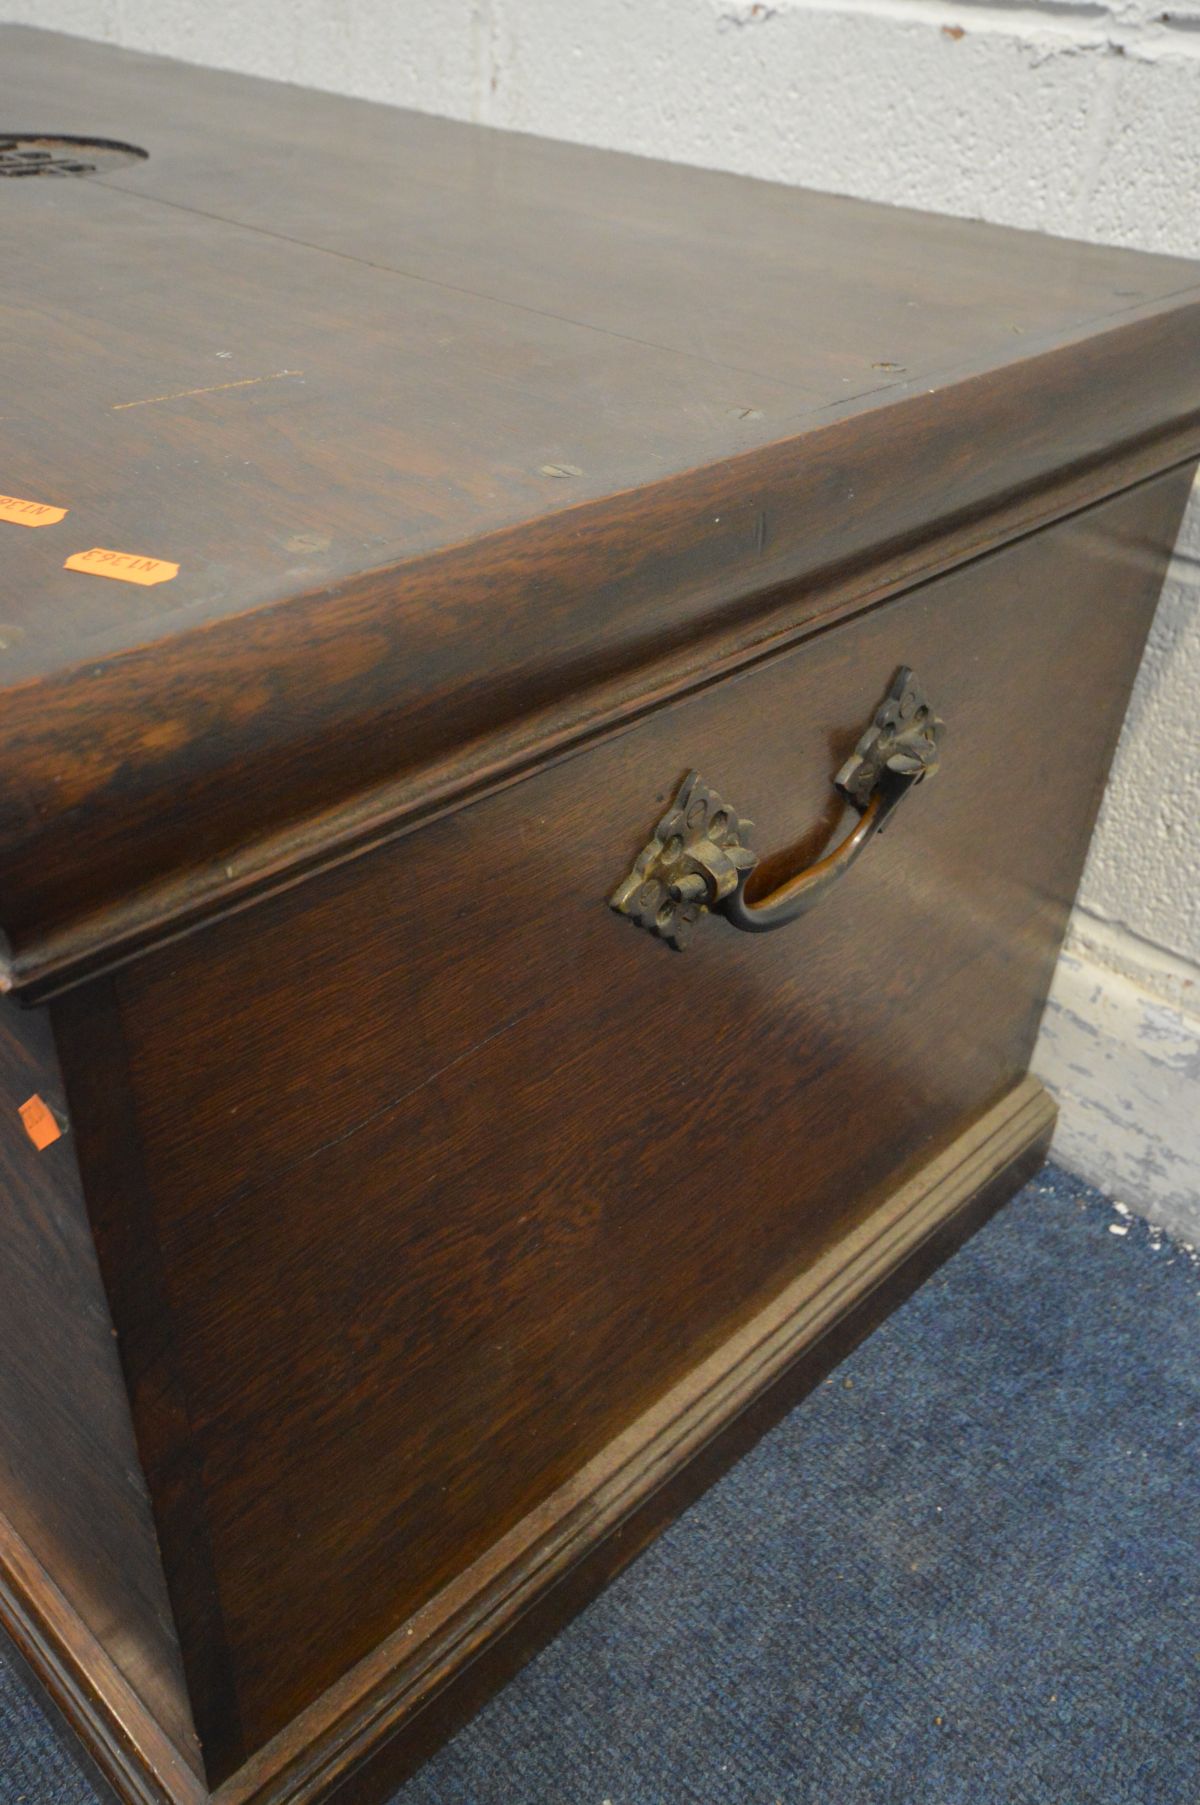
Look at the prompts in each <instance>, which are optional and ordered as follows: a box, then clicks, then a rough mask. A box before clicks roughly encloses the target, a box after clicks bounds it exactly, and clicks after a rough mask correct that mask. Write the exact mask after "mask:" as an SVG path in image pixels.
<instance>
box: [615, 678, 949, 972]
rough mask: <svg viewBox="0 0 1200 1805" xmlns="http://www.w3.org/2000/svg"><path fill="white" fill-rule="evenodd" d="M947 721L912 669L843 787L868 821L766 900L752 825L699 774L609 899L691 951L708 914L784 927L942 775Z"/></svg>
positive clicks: (751, 925)
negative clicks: (754, 893)
mask: <svg viewBox="0 0 1200 1805" xmlns="http://www.w3.org/2000/svg"><path fill="white" fill-rule="evenodd" d="M941 733H942V722H941V721H939V720H938V719H937V718H936V716H935V715H934V712H933V710H932V709H931V708H930V706H929V704H928V702H927V701H926V700H925V697H924V695H923V694H922V692H921V688H920V685H919V684H918V683H917V681H916V678H915V677H914V676H913V674H912V672H911V671H910V670H909V669H908V668H907V667H904V668H902V669H901V670H899V671H898V672H897V673H896V677H895V680H894V682H893V683H892V686H891V688H890V689H889V691H888V693H887V695H886V696H885V697H884V699H883V701H882V703H881V704H880V706H879V708H878V709H877V710H876V712H875V718H874V720H873V721H872V722H871V725H870V726H869V727H868V728H867V730H866V732H865V733H864V734H863V736H862V738H861V739H860V740H859V742H858V745H857V746H856V747H855V748H854V752H853V754H852V755H851V757H850V758H849V759H847V761H846V763H845V764H844V765H843V766H842V768H841V770H840V771H839V772H838V774H837V776H836V777H835V778H834V783H835V784H836V785H837V787H838V789H839V790H841V792H842V794H843V795H844V796H845V797H846V798H847V799H848V800H849V801H850V802H851V803H852V804H853V806H854V807H855V808H856V809H857V810H858V812H859V815H860V817H861V819H860V820H859V821H858V822H857V824H856V825H855V827H854V828H853V830H852V831H851V832H850V833H849V834H848V835H847V836H846V838H845V839H844V840H843V841H842V842H841V843H840V845H838V846H837V847H836V848H834V849H833V851H831V852H827V853H825V854H824V855H823V857H822V858H820V859H819V860H818V861H817V863H816V864H815V865H812V866H809V867H808V868H807V869H806V870H804V871H801V872H798V873H797V875H796V876H795V877H792V878H789V879H788V881H787V882H786V883H784V884H781V885H780V886H779V888H778V889H777V890H774V891H772V893H771V895H770V896H767V897H764V898H763V899H762V901H761V902H756V903H750V902H747V900H746V895H745V890H746V880H747V878H748V877H749V876H750V873H751V872H752V871H753V870H754V867H755V866H756V865H757V863H758V854H757V853H755V852H753V851H751V849H750V847H748V846H747V845H746V844H745V839H744V835H745V834H746V833H748V832H749V830H750V828H751V826H752V825H753V824H752V823H751V822H749V821H746V820H741V819H739V817H738V815H737V814H736V813H735V811H734V810H733V809H732V808H730V806H729V804H728V803H727V802H725V801H724V800H723V799H722V798H721V797H720V796H719V795H718V794H717V792H716V791H715V790H711V789H709V787H708V785H707V784H706V783H704V782H703V781H702V780H701V778H700V777H699V775H698V774H697V773H696V772H695V771H690V772H689V773H688V775H687V776H686V777H685V778H684V780H683V783H682V784H681V786H680V788H679V792H678V794H677V795H676V797H675V800H674V801H673V802H672V804H671V806H670V808H669V809H668V810H667V812H666V814H665V815H664V816H663V818H662V820H661V821H660V822H659V824H658V826H657V827H656V828H655V830H654V837H653V838H652V839H651V840H648V841H647V843H646V845H645V846H643V848H642V850H641V852H640V853H639V854H638V856H637V858H636V859H635V860H634V864H633V869H632V870H631V871H630V873H629V875H628V877H627V878H626V879H625V880H624V882H623V883H621V884H619V885H618V887H617V889H616V890H615V891H614V892H613V894H612V896H611V897H610V898H609V901H610V903H611V905H612V907H613V908H614V909H617V910H619V911H620V913H621V914H622V915H629V916H632V918H633V919H634V920H635V921H636V922H638V923H639V924H640V925H641V926H642V927H644V928H649V929H650V931H651V933H653V934H657V935H658V936H659V938H660V939H662V940H666V941H667V942H669V944H670V945H672V946H674V947H676V948H677V949H679V950H682V949H683V947H685V946H686V945H687V942H688V940H689V939H690V937H691V934H692V932H693V930H694V928H695V926H696V923H697V922H698V921H699V920H700V918H701V916H702V915H705V914H707V913H708V912H709V911H710V910H720V911H721V912H722V913H723V914H724V915H725V918H726V920H727V921H729V922H730V924H731V925H732V926H733V927H735V928H740V929H742V930H743V932H745V933H751V934H761V933H765V932H767V931H768V930H770V929H772V928H777V927H783V926H784V925H785V923H787V922H789V921H794V920H795V919H796V917H797V916H798V915H801V914H803V913H804V912H805V911H806V910H808V909H810V908H811V907H812V906H813V904H814V903H815V902H817V901H819V900H820V898H821V897H822V896H823V895H824V894H825V892H826V891H827V890H828V889H830V888H831V886H832V885H833V884H834V883H835V882H836V881H837V880H838V879H839V878H841V877H842V876H844V874H845V873H846V872H847V871H848V870H849V869H850V867H851V866H852V865H853V863H854V862H855V860H856V859H857V858H858V856H859V854H860V853H861V852H862V850H863V848H864V847H865V846H866V845H867V844H868V842H869V841H870V840H871V839H872V838H873V836H874V835H875V834H876V833H877V832H878V831H879V829H880V828H881V827H882V826H883V824H884V822H885V821H886V820H887V818H888V816H889V815H890V814H891V813H892V811H893V810H894V809H895V808H896V807H897V805H898V804H899V803H900V802H901V801H902V800H903V799H904V797H905V796H906V795H907V794H908V793H909V791H910V790H911V789H912V788H913V787H914V786H915V785H916V784H918V783H920V781H921V779H922V778H924V777H932V776H933V774H934V772H935V771H936V770H937V768H938V756H939V743H940V739H941Z"/></svg>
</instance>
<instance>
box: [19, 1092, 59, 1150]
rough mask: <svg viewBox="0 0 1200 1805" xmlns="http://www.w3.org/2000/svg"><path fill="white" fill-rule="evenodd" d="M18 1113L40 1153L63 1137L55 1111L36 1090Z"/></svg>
mask: <svg viewBox="0 0 1200 1805" xmlns="http://www.w3.org/2000/svg"><path fill="white" fill-rule="evenodd" d="M17 1114H18V1115H19V1116H20V1118H21V1120H22V1122H24V1124H25V1132H26V1134H27V1135H28V1136H29V1138H30V1140H31V1141H32V1142H33V1144H34V1146H35V1147H36V1148H37V1150H38V1152H39V1153H40V1152H41V1151H42V1149H43V1148H44V1147H52V1146H53V1145H54V1143H55V1141H57V1140H59V1139H60V1138H61V1135H62V1129H61V1128H60V1127H59V1125H58V1123H57V1122H56V1121H55V1119H54V1114H53V1111H51V1110H50V1109H49V1108H48V1107H47V1105H46V1104H45V1103H43V1102H42V1099H41V1098H40V1097H39V1096H38V1094H37V1092H36V1091H35V1092H34V1094H33V1096H32V1097H30V1098H29V1100H28V1102H26V1103H22V1104H21V1107H20V1108H19V1110H18V1111H17Z"/></svg>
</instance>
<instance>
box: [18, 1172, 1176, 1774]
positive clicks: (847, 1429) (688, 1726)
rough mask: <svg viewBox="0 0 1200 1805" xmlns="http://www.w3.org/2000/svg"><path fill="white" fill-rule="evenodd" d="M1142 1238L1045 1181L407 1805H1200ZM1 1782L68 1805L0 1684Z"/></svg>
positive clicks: (575, 1627) (1161, 1378)
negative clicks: (1199, 1802) (1114, 1229)
mask: <svg viewBox="0 0 1200 1805" xmlns="http://www.w3.org/2000/svg"><path fill="white" fill-rule="evenodd" d="M1113 1226H1115V1227H1116V1228H1117V1229H1119V1230H1120V1229H1124V1230H1125V1232H1123V1233H1117V1234H1114V1233H1112V1232H1110V1231H1111V1228H1112V1227H1113ZM1158 1241H1159V1238H1158V1237H1156V1236H1155V1235H1154V1234H1152V1233H1151V1232H1150V1231H1149V1230H1147V1228H1146V1227H1145V1225H1144V1224H1142V1223H1140V1222H1136V1221H1135V1222H1132V1223H1131V1224H1129V1225H1128V1226H1127V1227H1126V1224H1125V1223H1124V1221H1123V1220H1122V1219H1121V1218H1120V1217H1119V1216H1118V1215H1116V1214H1115V1213H1114V1211H1113V1208H1112V1206H1111V1205H1110V1204H1108V1203H1107V1202H1106V1201H1105V1200H1104V1199H1103V1198H1102V1197H1100V1196H1099V1194H1098V1193H1096V1192H1094V1191H1091V1190H1088V1189H1086V1188H1085V1187H1083V1186H1081V1185H1080V1184H1079V1182H1078V1181H1076V1180H1074V1179H1072V1178H1069V1177H1067V1176H1066V1175H1065V1174H1063V1173H1061V1172H1058V1171H1056V1170H1055V1169H1054V1168H1053V1167H1048V1168H1046V1170H1045V1171H1044V1172H1043V1173H1042V1174H1041V1175H1040V1177H1039V1178H1038V1179H1037V1180H1036V1181H1035V1182H1034V1183H1032V1184H1031V1185H1029V1186H1028V1187H1027V1188H1026V1189H1025V1190H1024V1191H1023V1192H1022V1193H1021V1194H1020V1196H1019V1197H1017V1198H1016V1199H1014V1201H1013V1202H1012V1203H1011V1204H1010V1205H1009V1206H1008V1207H1007V1208H1006V1209H1005V1210H1003V1211H1002V1212H1001V1213H1000V1215H999V1216H997V1217H996V1218H995V1219H994V1220H993V1221H992V1222H991V1223H990V1224H989V1225H988V1227H987V1228H985V1229H984V1230H983V1231H982V1233H981V1234H979V1235H978V1236H977V1237H976V1238H975V1240H974V1241H972V1242H971V1243H970V1244H969V1245H968V1246H967V1247H966V1248H964V1249H963V1250H962V1252H960V1253H959V1254H957V1255H956V1256H955V1257H954V1259H952V1260H951V1261H950V1262H949V1263H948V1264H947V1265H946V1266H945V1267H943V1269H942V1271H941V1272H940V1273H938V1274H937V1275H936V1276H935V1277H934V1278H933V1279H932V1280H931V1282H930V1283H929V1284H928V1285H926V1286H925V1288H924V1289H923V1290H922V1291H920V1292H919V1293H918V1294H917V1295H916V1297H914V1298H913V1299H912V1300H911V1301H910V1302H909V1303H908V1304H907V1305H905V1306H904V1308H903V1309H901V1310H899V1311H898V1312H897V1313H896V1314H895V1315H894V1316H893V1317H892V1318H891V1319H890V1320H889V1321H888V1322H887V1323H886V1324H885V1325H884V1327H883V1328H882V1329H880V1330H879V1331H878V1332H877V1333H876V1334H875V1335H874V1336H873V1337H872V1338H871V1339H870V1340H869V1341H868V1342H867V1343H865V1344H864V1346H863V1347H861V1348H860V1349H859V1350H858V1351H857V1352H856V1353H855V1354H854V1355H853V1356H852V1357H851V1358H850V1359H849V1360H847V1361H846V1363H845V1364H844V1365H843V1366H842V1367H840V1368H839V1369H838V1371H837V1373H836V1374H835V1375H834V1377H833V1378H831V1379H830V1380H828V1381H827V1382H826V1384H825V1385H823V1386H822V1387H821V1388H820V1389H819V1390H818V1391H817V1392H816V1393H814V1394H813V1396H812V1397H810V1398H809V1399H808V1400H807V1402H805V1403H804V1404H803V1405H801V1407H800V1408H799V1409H798V1410H797V1411H795V1412H794V1413H793V1414H792V1415H791V1416H790V1417H789V1418H788V1419H787V1420H786V1421H785V1422H784V1423H782V1424H781V1425H780V1427H779V1428H778V1429H776V1430H775V1431H774V1432H773V1433H772V1434H771V1435H769V1436H768V1437H767V1438H766V1439H765V1440H764V1441H763V1442H762V1443H760V1445H759V1446H758V1447H757V1448H756V1449H755V1450H754V1452H753V1453H752V1454H750V1455H749V1456H748V1457H747V1458H746V1459H745V1460H743V1461H742V1462H741V1463H740V1465H738V1466H737V1467H736V1468H735V1469H734V1470H733V1471H732V1472H731V1473H730V1474H729V1475H728V1476H727V1477H726V1478H725V1479H724V1480H723V1481H722V1482H721V1483H720V1484H719V1485H717V1486H716V1487H715V1488H714V1489H713V1490H712V1491H711V1492H709V1493H708V1494H707V1496H706V1497H705V1498H704V1499H702V1500H701V1502H700V1503H699V1504H698V1505H697V1506H696V1507H695V1508H694V1509H692V1510H691V1511H689V1512H688V1513H687V1515H686V1516H684V1517H682V1518H681V1519H680V1521H679V1522H678V1523H677V1524H676V1525H675V1526H674V1527H673V1528H672V1529H671V1530H669V1531H668V1532H667V1534H666V1535H665V1536H663V1537H662V1538H661V1539H660V1540H659V1541H658V1542H657V1543H656V1544H655V1546H654V1547H653V1548H651V1549H650V1550H649V1551H648V1552H647V1553H646V1554H644V1555H643V1556H642V1558H641V1559H640V1560H639V1561H638V1562H637V1563H636V1564H635V1565H634V1566H633V1567H632V1568H631V1569H630V1570H629V1571H628V1572H627V1573H626V1574H624V1575H623V1576H622V1577H621V1578H620V1579H619V1580H618V1581H617V1582H616V1583H615V1584H614V1585H613V1586H612V1587H611V1588H610V1589H609V1591H608V1592H607V1593H606V1594H605V1595H604V1596H603V1597H602V1598H601V1599H600V1600H599V1601H598V1602H597V1603H596V1604H594V1605H593V1606H592V1607H591V1608H590V1609H589V1610H588V1611H587V1612H585V1613H584V1615H583V1616H582V1617H580V1618H578V1619H577V1620H576V1622H575V1623H573V1624H572V1625H571V1626H570V1627H569V1628H568V1629H567V1630H566V1631H564V1633H563V1634H562V1635H561V1636H559V1638H558V1639H557V1641H556V1642H555V1643H554V1644H553V1645H552V1646H551V1647H550V1648H549V1649H547V1650H546V1652H545V1653H544V1654H542V1655H541V1657H540V1658H539V1659H538V1660H536V1661H535V1662H533V1663H532V1665H531V1666H530V1667H528V1668H527V1669H526V1670H525V1672H524V1673H523V1674H522V1675H521V1676H520V1677H519V1678H518V1679H517V1680H515V1681H514V1682H513V1684H512V1685H510V1686H509V1687H508V1688H507V1690H506V1691H505V1692H504V1693H502V1694H501V1695H500V1696H499V1697H498V1698H497V1699H496V1700H495V1701H494V1702H493V1703H492V1704H491V1705H490V1706H489V1707H488V1709H487V1710H485V1711H484V1712H483V1713H482V1714H481V1715H480V1716H479V1717H478V1718H477V1719H476V1720H475V1721H474V1723H472V1724H471V1725H470V1726H469V1727H468V1728H467V1729H466V1730H465V1731H464V1732H463V1733H462V1734H461V1735H460V1736H459V1737H458V1738H457V1740H456V1741H455V1742H453V1743H451V1744H450V1745H449V1746H448V1747H447V1748H446V1749H445V1750H443V1752H442V1753H441V1754H440V1755H438V1756H437V1757H435V1759H434V1760H433V1761H432V1762H430V1763H429V1764H428V1766H426V1767H425V1768H424V1769H423V1770H422V1771H421V1773H419V1774H418V1775H417V1776H416V1778H415V1779H414V1780H412V1781H411V1782H410V1783H409V1785H408V1786H407V1787H406V1788H405V1789H404V1790H403V1791H402V1793H400V1794H399V1795H398V1801H397V1805H1197V1801H1200V1711H1198V1709H1197V1694H1198V1689H1200V1271H1198V1269H1197V1265H1196V1262H1195V1261H1194V1260H1193V1259H1192V1258H1191V1257H1190V1256H1189V1255H1188V1254H1187V1253H1186V1252H1185V1251H1182V1250H1180V1249H1177V1248H1173V1247H1172V1246H1171V1244H1170V1243H1169V1242H1167V1243H1162V1244H1161V1245H1156V1243H1157V1242H1158ZM0 1767H2V1770H3V1778H2V1779H0V1805H17V1802H18V1801H20V1802H22V1805H24V1802H26V1801H28V1802H29V1805H35V1802H36V1805H92V1798H93V1795H92V1793H91V1792H90V1790H89V1788H88V1786H87V1785H86V1783H85V1782H84V1781H83V1780H82V1778H81V1777H80V1775H79V1774H78V1773H77V1771H76V1770H75V1769H74V1768H73V1766H72V1765H71V1763H70V1762H69V1761H68V1760H67V1759H65V1758H64V1757H63V1756H62V1755H61V1754H60V1753H59V1752H58V1751H57V1750H56V1747H55V1744H54V1742H53V1740H52V1739H51V1737H50V1736H49V1734H48V1732H47V1729H46V1726H45V1721H44V1719H43V1717H42V1716H41V1714H40V1712H39V1710H38V1709H37V1707H36V1706H35V1705H34V1704H33V1703H32V1702H31V1701H30V1700H29V1699H28V1698H27V1697H26V1695H25V1693H24V1692H23V1691H22V1690H21V1689H20V1687H19V1685H18V1683H17V1682H16V1680H15V1678H14V1677H13V1676H12V1674H11V1672H10V1670H9V1669H7V1667H5V1666H4V1665H3V1664H2V1663H0Z"/></svg>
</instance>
